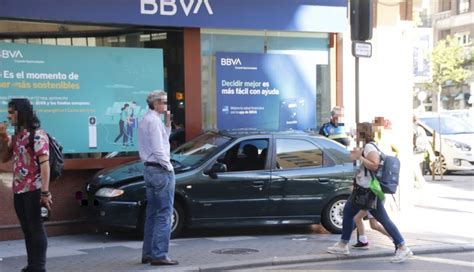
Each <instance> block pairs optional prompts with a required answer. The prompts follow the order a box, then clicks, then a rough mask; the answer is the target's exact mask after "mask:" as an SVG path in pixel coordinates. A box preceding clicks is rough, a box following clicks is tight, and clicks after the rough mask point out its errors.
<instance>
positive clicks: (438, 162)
mask: <svg viewBox="0 0 474 272" xmlns="http://www.w3.org/2000/svg"><path fill="white" fill-rule="evenodd" d="M446 167H447V166H446V160H445V159H444V157H443V156H442V155H438V156H436V158H435V160H434V161H433V162H432V163H431V165H430V174H433V172H432V171H433V170H432V169H433V168H434V174H435V175H436V176H440V175H445V174H447V173H448V169H447V168H446Z"/></svg>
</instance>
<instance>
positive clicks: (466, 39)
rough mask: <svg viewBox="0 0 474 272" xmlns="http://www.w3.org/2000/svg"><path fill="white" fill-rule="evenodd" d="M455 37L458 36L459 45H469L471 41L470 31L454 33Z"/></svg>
mask: <svg viewBox="0 0 474 272" xmlns="http://www.w3.org/2000/svg"><path fill="white" fill-rule="evenodd" d="M456 37H457V38H458V41H459V44H461V45H464V46H466V45H470V44H471V43H472V42H471V33H470V32H462V33H458V34H456Z"/></svg>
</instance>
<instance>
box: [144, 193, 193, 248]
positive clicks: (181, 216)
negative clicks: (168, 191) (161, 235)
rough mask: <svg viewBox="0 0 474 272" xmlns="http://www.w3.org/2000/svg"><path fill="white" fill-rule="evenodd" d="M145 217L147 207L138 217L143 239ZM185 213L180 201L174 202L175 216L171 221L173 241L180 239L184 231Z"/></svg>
mask: <svg viewBox="0 0 474 272" xmlns="http://www.w3.org/2000/svg"><path fill="white" fill-rule="evenodd" d="M145 215H146V206H145V207H143V208H142V210H141V212H140V215H139V216H138V223H137V229H138V231H139V233H140V235H141V237H143V234H144V233H145ZM184 221H185V213H184V209H183V207H182V205H181V203H179V202H178V201H175V202H174V205H173V215H172V221H171V239H173V238H178V237H179V236H180V235H181V233H182V232H183V229H184Z"/></svg>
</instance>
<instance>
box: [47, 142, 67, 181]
mask: <svg viewBox="0 0 474 272" xmlns="http://www.w3.org/2000/svg"><path fill="white" fill-rule="evenodd" d="M48 140H49V181H55V180H57V179H58V178H59V177H60V176H61V175H62V173H63V171H64V157H63V147H62V146H61V145H60V144H59V143H58V141H56V139H55V138H54V137H51V135H49V134H48Z"/></svg>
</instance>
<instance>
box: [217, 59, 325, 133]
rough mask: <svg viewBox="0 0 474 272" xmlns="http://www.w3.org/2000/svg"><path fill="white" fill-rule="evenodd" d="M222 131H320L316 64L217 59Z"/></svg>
mask: <svg viewBox="0 0 474 272" xmlns="http://www.w3.org/2000/svg"><path fill="white" fill-rule="evenodd" d="M216 67H217V68H216V70H217V71H216V80H217V82H216V91H217V109H216V111H217V127H218V128H219V129H256V130H283V131H284V130H291V129H294V130H306V129H312V128H314V127H315V126H316V63H315V62H314V61H313V60H312V59H311V58H308V57H305V56H299V55H280V54H246V53H245V54H243V53H216Z"/></svg>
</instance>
